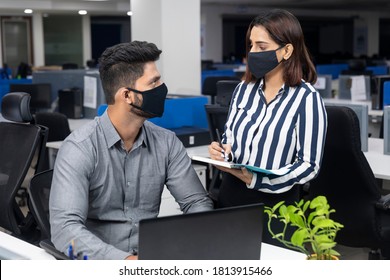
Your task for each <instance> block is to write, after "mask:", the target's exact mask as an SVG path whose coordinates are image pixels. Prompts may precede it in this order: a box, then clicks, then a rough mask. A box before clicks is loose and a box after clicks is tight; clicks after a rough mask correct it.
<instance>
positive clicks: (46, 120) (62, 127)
mask: <svg viewBox="0 0 390 280" xmlns="http://www.w3.org/2000/svg"><path fill="white" fill-rule="evenodd" d="M34 119H35V123H36V124H39V125H43V126H46V127H47V128H48V129H49V134H48V138H47V141H48V142H51V141H62V140H64V139H65V138H66V137H68V135H69V134H70V127H69V120H68V117H67V116H65V115H64V114H62V113H58V112H37V113H36V114H35V115H34Z"/></svg>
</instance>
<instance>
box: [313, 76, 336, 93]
mask: <svg viewBox="0 0 390 280" xmlns="http://www.w3.org/2000/svg"><path fill="white" fill-rule="evenodd" d="M314 87H315V89H316V90H317V91H318V92H319V93H320V95H321V97H322V98H332V75H317V82H316V83H315V84H314Z"/></svg>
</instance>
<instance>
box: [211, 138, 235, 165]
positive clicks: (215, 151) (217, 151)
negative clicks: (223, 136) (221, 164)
mask: <svg viewBox="0 0 390 280" xmlns="http://www.w3.org/2000/svg"><path fill="white" fill-rule="evenodd" d="M222 146H223V148H222V147H221V146H220V144H219V143H218V142H212V143H211V144H210V145H209V154H210V158H212V159H215V160H222V161H224V160H225V155H229V154H230V152H231V150H232V146H231V145H230V144H223V145H222Z"/></svg>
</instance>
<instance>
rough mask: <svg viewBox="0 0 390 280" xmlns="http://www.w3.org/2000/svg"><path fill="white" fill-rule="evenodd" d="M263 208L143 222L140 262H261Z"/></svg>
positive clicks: (192, 214) (243, 208) (224, 209)
mask: <svg viewBox="0 0 390 280" xmlns="http://www.w3.org/2000/svg"><path fill="white" fill-rule="evenodd" d="M263 219H264V205H263V204H262V203H259V204H251V205H244V206H236V207H230V208H222V209H216V210H211V211H206V212H198V213H190V214H181V215H173V216H165V217H158V218H152V219H144V220H141V221H140V223H139V244H138V258H139V259H140V260H259V259H260V250H261V241H262V232H263Z"/></svg>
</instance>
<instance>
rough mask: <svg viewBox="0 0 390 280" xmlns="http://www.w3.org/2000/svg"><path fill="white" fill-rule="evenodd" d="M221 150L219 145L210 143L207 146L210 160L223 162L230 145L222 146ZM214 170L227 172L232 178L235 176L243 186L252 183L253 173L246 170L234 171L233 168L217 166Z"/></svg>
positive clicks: (229, 150)
mask: <svg viewBox="0 0 390 280" xmlns="http://www.w3.org/2000/svg"><path fill="white" fill-rule="evenodd" d="M222 146H223V148H221V146H220V145H219V143H218V142H212V143H211V144H210V145H209V154H210V158H212V159H215V160H221V161H224V160H225V155H229V154H230V152H231V150H232V146H231V145H230V144H223V145H222ZM215 167H216V168H218V169H219V170H221V171H223V172H228V173H230V174H232V175H234V176H236V177H237V178H238V179H240V180H241V181H243V182H244V183H245V184H247V185H249V184H250V183H251V182H252V178H253V173H252V172H250V171H248V170H247V169H246V168H241V169H234V168H226V167H222V166H217V165H215Z"/></svg>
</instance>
